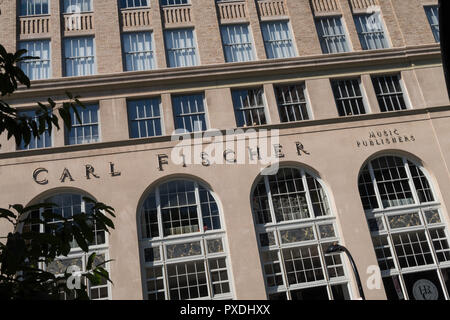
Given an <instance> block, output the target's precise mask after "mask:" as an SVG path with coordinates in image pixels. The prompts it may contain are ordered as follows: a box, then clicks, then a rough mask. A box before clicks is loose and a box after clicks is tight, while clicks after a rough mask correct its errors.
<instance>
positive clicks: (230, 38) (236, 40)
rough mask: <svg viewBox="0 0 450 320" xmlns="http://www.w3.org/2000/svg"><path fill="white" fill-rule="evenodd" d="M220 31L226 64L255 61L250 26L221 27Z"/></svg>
mask: <svg viewBox="0 0 450 320" xmlns="http://www.w3.org/2000/svg"><path fill="white" fill-rule="evenodd" d="M220 31H221V34H222V41H223V47H224V51H225V61H226V62H243V61H251V60H254V59H255V55H254V53H253V44H252V37H251V34H250V31H249V27H248V25H245V24H238V25H228V26H221V28H220Z"/></svg>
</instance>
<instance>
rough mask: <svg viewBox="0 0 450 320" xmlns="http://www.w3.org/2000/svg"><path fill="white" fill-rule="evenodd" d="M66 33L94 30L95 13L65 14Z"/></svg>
mask: <svg viewBox="0 0 450 320" xmlns="http://www.w3.org/2000/svg"><path fill="white" fill-rule="evenodd" d="M63 21H64V34H65V35H68V33H71V32H72V33H74V34H76V33H77V32H86V31H92V30H94V14H93V13H91V12H89V13H81V14H71V13H69V14H64V15H63Z"/></svg>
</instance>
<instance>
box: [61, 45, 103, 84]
mask: <svg viewBox="0 0 450 320" xmlns="http://www.w3.org/2000/svg"><path fill="white" fill-rule="evenodd" d="M64 58H65V65H66V76H68V77H71V76H87V75H91V74H95V73H96V67H95V46H94V38H93V37H79V38H78V37H77V38H66V39H65V40H64Z"/></svg>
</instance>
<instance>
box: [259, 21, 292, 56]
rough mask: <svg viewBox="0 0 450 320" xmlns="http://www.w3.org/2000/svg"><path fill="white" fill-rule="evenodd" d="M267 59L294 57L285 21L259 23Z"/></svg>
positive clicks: (289, 32) (287, 25)
mask: <svg viewBox="0 0 450 320" xmlns="http://www.w3.org/2000/svg"><path fill="white" fill-rule="evenodd" d="M261 29H262V34H263V38H264V45H265V47H266V53H267V58H268V59H281V58H291V57H295V56H296V53H295V49H294V44H293V42H292V35H291V31H290V29H289V24H288V22H287V21H276V22H265V23H261Z"/></svg>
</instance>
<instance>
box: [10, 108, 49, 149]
mask: <svg viewBox="0 0 450 320" xmlns="http://www.w3.org/2000/svg"><path fill="white" fill-rule="evenodd" d="M37 110H38V109H27V110H18V113H19V115H21V114H24V113H25V115H26V116H28V117H31V116H30V115H28V114H27V113H30V112H33V113H35V112H36V111H37ZM34 119H35V120H36V119H37V117H36V116H34ZM38 126H39V124H38ZM47 135H48V138H49V140H50V146H48V147H45V139H47ZM42 139H44V147H36V145H37V144H38V141H39V140H42ZM53 141H54V131H52V132H51V134H49V132H48V126H47V124H46V127H45V132H44V133H43V134H42V135H41V136H40V139H38V137H35V136H34V135H33V133H31V140H30V144H29V145H28V146H26V147H24V142H23V141H22V143H21V144H20V146H16V150H20V151H24V150H39V149H48V148H51V147H53ZM32 143H34V145H35V147H33V148H32V147H31V144H32Z"/></svg>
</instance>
